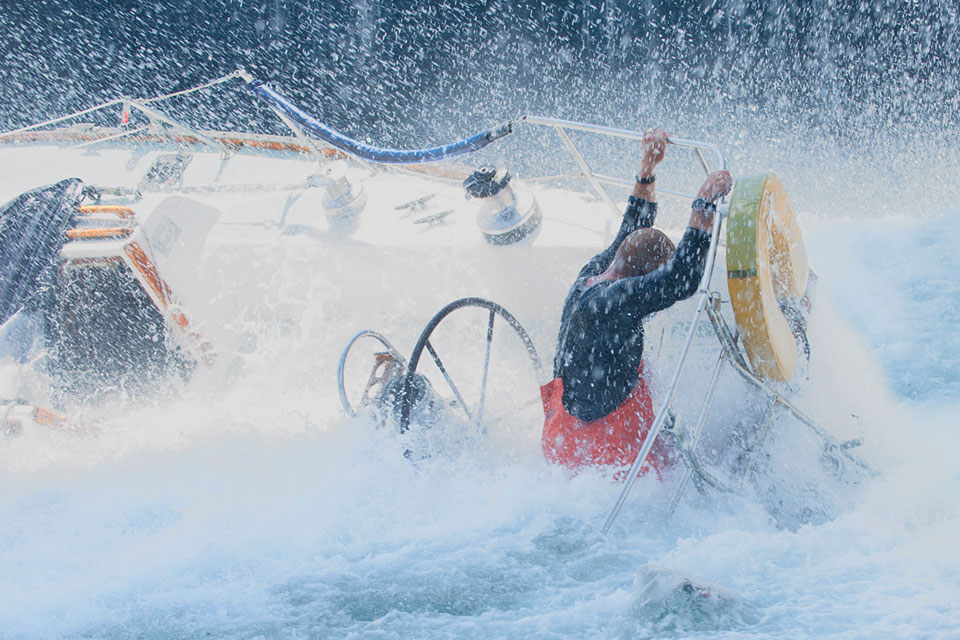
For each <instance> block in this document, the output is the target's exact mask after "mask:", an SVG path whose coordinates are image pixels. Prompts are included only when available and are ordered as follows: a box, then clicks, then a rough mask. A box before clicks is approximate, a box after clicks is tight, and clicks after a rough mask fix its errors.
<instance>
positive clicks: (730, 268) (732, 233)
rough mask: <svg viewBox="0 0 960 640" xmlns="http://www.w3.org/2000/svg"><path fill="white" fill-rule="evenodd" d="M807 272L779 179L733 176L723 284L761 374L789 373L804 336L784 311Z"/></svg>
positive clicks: (781, 376)
mask: <svg viewBox="0 0 960 640" xmlns="http://www.w3.org/2000/svg"><path fill="white" fill-rule="evenodd" d="M809 277H810V268H809V266H808V265H807V252H806V249H804V246H803V237H802V236H801V234H800V228H799V227H798V226H797V221H796V218H795V216H794V215H793V207H791V206H790V198H789V197H788V196H787V192H786V190H785V189H784V188H783V184H781V182H780V180H779V179H777V177H776V176H775V175H773V174H772V173H768V174H765V175H760V176H753V177H750V178H744V179H741V180H738V181H737V183H736V185H735V186H734V188H733V193H732V194H731V196H730V211H729V217H728V221H727V287H728V288H729V290H730V303H731V305H732V306H733V313H734V315H735V316H736V320H737V327H738V328H739V329H740V336H741V338H742V340H743V345H744V348H745V350H746V352H747V358H749V360H750V364H751V365H752V366H753V369H754V371H755V372H756V373H757V375H759V376H761V377H763V378H766V379H769V380H779V381H787V380H790V378H791V377H792V376H793V371H794V368H795V367H796V364H797V360H798V358H799V357H800V352H801V351H802V349H803V347H800V346H798V341H799V343H800V344H806V336H804V335H802V332H803V328H802V326H800V325H799V323H797V322H796V319H795V318H793V317H788V316H786V315H784V310H788V313H790V311H789V310H790V309H796V308H797V305H796V302H797V301H798V300H800V299H801V298H802V297H803V296H804V295H805V293H806V290H807V282H808V279H809ZM792 315H793V314H792V313H791V316H792ZM791 320H793V321H791ZM791 327H792V328H791ZM798 333H799V334H800V335H798Z"/></svg>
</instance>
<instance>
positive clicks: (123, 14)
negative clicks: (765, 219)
mask: <svg viewBox="0 0 960 640" xmlns="http://www.w3.org/2000/svg"><path fill="white" fill-rule="evenodd" d="M211 4H214V3H211ZM383 4H384V8H382V9H381V8H380V7H379V6H378V3H369V2H365V1H360V0H358V1H357V2H352V3H350V2H343V3H313V2H300V3H296V2H272V3H236V2H223V3H221V5H222V6H220V5H217V6H216V7H215V8H213V9H210V10H209V12H208V13H207V14H204V13H203V10H201V9H200V8H199V7H192V6H187V5H183V6H180V5H174V4H172V3H165V2H158V3H152V4H151V5H150V6H149V7H146V6H144V7H138V8H137V9H136V10H133V9H129V10H128V9H125V8H118V7H117V5H116V3H96V2H90V3H86V2H85V3H76V6H74V7H71V8H69V9H65V10H63V11H60V10H59V9H58V8H57V7H55V6H54V5H50V6H43V7H35V6H34V5H33V4H32V3H22V4H21V5H18V6H17V7H14V6H12V5H11V6H10V7H6V8H5V9H9V11H4V12H3V13H2V14H0V22H2V23H3V25H4V29H5V31H6V32H9V33H10V37H9V38H4V46H5V47H7V48H6V49H5V50H4V51H5V55H4V56H3V59H4V62H3V64H4V65H5V67H4V71H5V73H6V76H5V77H9V78H11V81H9V82H5V83H3V87H2V92H3V93H2V96H3V108H2V113H0V116H2V118H3V122H4V123H5V124H4V126H3V127H2V128H3V129H5V130H6V129H11V128H14V127H16V126H21V125H24V124H27V123H29V122H34V121H38V120H41V119H43V118H46V117H51V116H53V115H59V114H61V113H66V112H69V111H71V110H75V109H79V108H82V107H86V106H89V105H90V104H93V103H94V102H96V101H98V100H100V99H106V98H113V97H116V96H118V95H150V94H156V93H161V92H164V91H168V90H172V89H176V88H182V87H181V86H180V85H179V84H178V82H180V81H181V80H182V81H183V83H184V84H183V86H187V85H190V84H194V83H195V82H194V80H196V81H200V80H204V79H208V78H212V77H216V76H218V75H221V74H222V73H225V72H229V71H231V70H233V69H234V68H235V67H237V66H241V65H246V66H248V67H251V68H253V69H254V70H255V71H256V72H257V74H258V75H259V76H261V77H265V78H268V79H276V80H278V81H280V82H281V84H282V85H283V86H284V87H285V88H286V89H288V90H290V91H292V92H294V93H295V94H296V96H295V97H297V98H299V99H300V100H301V101H303V102H304V104H305V105H306V106H307V107H308V108H312V110H313V111H314V112H316V113H318V115H319V116H321V117H322V118H323V119H326V120H327V121H329V122H331V123H332V124H335V125H337V126H338V127H340V128H344V129H345V130H347V131H348V132H350V133H352V134H354V135H357V136H359V137H370V138H371V139H374V140H381V141H384V142H385V143H393V144H395V145H397V146H403V145H405V144H409V142H410V140H419V139H436V138H441V139H446V138H450V137H452V136H453V135H455V134H459V133H463V132H464V131H468V132H472V131H473V128H474V127H476V126H478V124H477V123H478V122H480V123H483V124H484V125H489V124H491V123H496V122H500V121H502V119H504V118H505V117H509V115H512V114H513V113H516V112H528V111H532V112H542V113H546V114H547V115H557V116H560V117H570V118H575V119H579V120H585V121H592V122H611V123H613V124H617V125H620V126H629V127H637V126H646V125H648V124H655V123H662V124H665V125H666V126H668V127H669V128H670V129H671V130H672V131H674V132H677V133H678V134H680V135H687V136H689V137H703V138H706V139H710V140H713V141H716V142H717V143H718V144H720V146H721V147H722V148H723V149H724V151H725V153H727V154H728V157H729V158H730V160H731V168H732V169H733V170H734V173H735V175H743V174H745V173H749V172H753V171H757V170H767V169H772V170H774V171H776V172H777V173H778V174H780V175H781V177H782V178H783V179H784V182H785V184H786V185H787V188H788V190H790V192H791V194H793V195H794V202H795V204H796V205H797V206H798V208H799V209H800V211H801V224H802V226H803V230H804V232H805V236H806V239H807V244H808V250H809V253H810V262H811V266H812V267H813V268H814V270H815V271H816V272H817V273H818V275H819V283H820V287H821V290H822V291H823V293H824V295H825V296H826V299H828V300H829V301H830V302H829V304H830V305H831V308H834V309H836V311H837V313H838V315H839V317H840V318H841V319H842V321H843V322H845V323H847V324H849V325H850V326H852V327H853V335H854V339H855V340H856V341H857V342H858V343H859V344H860V346H862V350H860V349H859V348H858V349H856V350H854V349H852V350H850V351H849V352H848V351H844V350H842V349H841V350H838V351H837V352H836V354H835V357H834V363H833V367H834V368H833V371H834V372H835V373H837V374H838V375H844V374H845V375H847V376H851V377H854V376H860V375H862V374H863V371H864V370H863V368H862V367H861V366H860V364H862V362H863V360H862V359H861V358H859V356H857V362H856V363H853V362H850V360H851V358H852V356H853V355H855V354H858V353H860V352H861V351H864V352H866V353H867V354H868V356H869V358H868V359H871V358H872V359H875V360H876V363H877V364H876V366H877V368H878V369H879V371H880V372H881V374H882V376H880V377H881V382H880V383H876V382H875V380H873V372H872V371H871V374H870V375H871V382H870V384H868V385H865V386H866V389H864V390H863V394H864V395H863V397H862V398H860V399H861V400H864V399H865V400H867V401H871V402H873V403H874V404H875V405H876V406H878V407H883V408H886V407H890V411H889V420H887V421H884V422H883V423H882V424H881V425H880V426H877V427H876V430H877V431H876V433H870V432H868V433H867V434H866V437H867V439H868V444H869V443H870V442H876V441H879V442H881V443H882V447H881V448H882V451H881V454H882V456H881V457H883V458H885V460H886V461H887V464H885V465H884V466H883V468H881V469H879V471H880V473H879V474H878V475H877V476H876V477H873V478H871V479H869V480H867V481H866V482H864V483H863V484H862V486H860V487H858V488H857V489H856V490H855V491H852V492H851V493H850V503H849V504H847V505H845V506H844V507H843V508H840V509H837V510H836V511H835V512H834V513H832V514H831V516H830V517H828V518H826V519H818V520H817V521H816V522H809V523H792V526H784V524H783V523H782V522H778V521H777V519H776V518H775V517H773V516H772V515H771V513H770V512H769V510H768V509H765V508H764V506H763V504H761V502H759V501H757V500H754V499H751V498H750V496H749V495H747V496H745V497H743V498H724V497H722V496H721V497H716V496H714V497H713V498H712V499H703V500H698V499H689V500H685V501H684V502H682V503H681V505H680V506H679V508H678V510H677V512H676V513H675V514H674V515H673V517H672V518H666V517H664V515H663V513H662V505H663V504H664V503H665V502H666V501H667V500H668V499H669V494H668V492H667V491H666V490H665V489H664V488H663V487H662V486H660V485H659V484H658V483H657V482H656V481H654V480H653V479H652V478H642V479H641V480H640V481H639V482H638V484H637V486H636V487H635V488H634V490H633V492H632V494H631V498H630V500H629V502H628V504H627V506H626V507H625V508H624V510H623V512H622V513H621V515H620V517H619V518H618V520H617V522H616V524H615V526H614V527H613V530H612V531H611V533H610V534H609V535H608V536H606V537H604V536H600V535H598V533H597V530H598V528H599V526H600V525H601V524H602V521H603V516H604V515H605V513H606V510H607V509H608V508H609V506H610V505H611V503H612V501H613V499H614V498H615V496H616V493H617V491H618V490H619V485H618V484H616V483H615V482H613V481H611V480H610V479H609V478H607V477H604V476H603V475H601V474H597V473H593V472H589V471H588V472H584V473H581V474H579V475H577V476H576V477H573V478H571V477H569V476H568V475H567V474H565V473H563V472H562V471H560V470H558V469H556V468H553V467H551V466H549V465H547V464H546V463H545V462H543V461H542V460H541V459H540V458H539V455H538V451H537V442H536V438H537V432H536V428H537V427H536V425H531V426H530V428H529V430H528V431H527V432H525V434H521V435H520V436H519V437H518V439H517V441H516V442H517V443H518V447H517V449H518V451H519V453H517V452H516V451H503V450H496V449H489V448H484V447H482V446H477V447H473V448H471V447H467V448H466V449H461V450H458V453H456V454H455V455H451V456H450V457H443V456H434V457H433V458H430V459H428V460H426V461H423V462H421V463H419V464H416V465H414V464H411V463H410V461H408V460H407V459H406V458H404V456H403V455H402V453H403V447H402V446H401V445H400V444H399V443H397V441H396V440H395V439H394V438H391V437H390V434H388V433H386V432H385V431H382V430H377V429H376V428H375V427H374V426H373V425H372V424H370V422H369V421H366V420H364V419H362V418H361V419H351V418H346V417H345V416H344V414H343V412H342V409H341V408H340V406H339V402H338V400H337V397H336V392H335V386H334V377H333V371H334V369H335V366H336V362H335V361H334V359H331V358H320V359H318V358H317V357H316V354H317V353H321V352H326V349H325V348H326V347H328V346H329V344H330V340H331V338H330V337H329V336H326V335H323V334H322V332H321V331H320V330H317V329H310V327H306V328H305V329H304V332H303V333H302V334H300V335H298V336H295V337H293V338H291V337H290V336H280V337H278V338H277V339H276V340H274V341H273V342H271V341H270V340H269V339H268V340H265V341H264V343H263V344H264V346H263V348H262V349H260V350H259V351H260V355H259V356H258V357H257V358H256V359H254V360H253V361H252V362H251V363H250V365H251V366H250V367H248V369H247V370H245V372H244V374H243V375H242V376H240V377H239V378H238V379H236V380H233V381H231V382H232V384H231V385H229V386H228V387H226V388H224V389H219V390H217V391H216V392H204V391H196V390H188V392H187V393H186V394H183V395H179V396H173V397H161V398H158V399H154V400H150V401H147V402H145V403H143V404H142V405H139V406H122V407H118V408H117V409H116V411H114V412H113V414H112V415H111V418H110V419H108V420H107V421H106V422H105V423H103V424H101V425H100V428H101V432H100V434H99V436H98V437H97V438H92V439H77V438H73V437H64V436H61V435H58V434H54V433H49V434H40V435H39V436H38V437H34V438H21V439H14V440H7V441H4V442H2V443H0V637H2V638H136V637H142V638H199V637H216V638H258V637H263V638H424V637H440V638H443V637H458V638H461V637H463V638H470V637H475V638H500V637H502V638H527V637H529V638H593V637H598V638H665V637H667V638H669V637H675V638H681V637H683V638H685V637H696V638H704V637H711V638H712V637H716V638H742V637H764V638H766V637H771V638H807V637H844V638H861V637H862V638H888V637H893V638H914V637H956V634H957V633H958V632H957V629H960V552H958V551H957V550H956V538H957V534H956V532H957V531H958V530H960V486H958V483H960V463H958V462H957V455H956V452H957V451H958V450H960V446H958V445H960V436H958V435H957V433H956V428H955V425H956V424H957V419H956V416H957V413H958V411H960V361H958V356H957V353H960V333H958V331H957V330H956V326H957V320H958V315H960V287H958V285H957V284H956V274H957V272H958V269H960V258H958V257H957V247H958V246H960V232H958V231H957V218H958V213H960V212H958V211H957V210H956V205H955V203H956V202H957V189H956V186H955V185H956V178H957V175H958V174H957V167H958V165H960V163H958V161H957V151H956V149H957V146H956V144H955V142H956V140H955V138H956V136H955V132H956V120H955V118H956V113H957V110H956V95H957V92H956V82H957V81H956V74H955V68H956V65H955V62H956V58H955V57H954V58H951V57H950V55H954V56H955V51H956V47H955V35H952V34H953V33H955V31H956V24H957V16H956V9H955V6H954V5H953V3H951V2H930V3H910V4H909V6H908V5H907V4H903V3H895V2H881V3H870V4H869V6H867V5H865V4H863V3H856V2H813V3H808V5H806V8H805V9H797V8H790V7H789V6H788V5H779V8H776V7H777V5H774V4H771V5H770V8H769V10H757V11H754V10H753V9H751V8H750V7H748V6H747V5H746V4H744V3H740V2H719V3H709V2H706V3H687V4H688V5H689V7H687V6H680V5H677V6H673V3H670V4H667V3H657V2H654V3H643V6H634V5H632V4H631V3H616V2H613V3H603V4H602V6H601V5H599V4H598V5H597V6H593V5H584V6H583V7H582V10H577V11H571V10H570V7H567V6H566V5H565V3H559V2H555V3H542V6H537V7H533V8H529V10H528V7H527V6H526V4H525V3H522V2H506V1H504V2H493V3H477V6H476V7H474V8H473V9H470V7H468V6H467V5H466V4H464V5H463V6H461V5H459V4H458V3H449V4H448V3H444V4H443V5H437V4H436V3H430V2H423V3H420V4H422V5H423V7H421V9H422V10H410V9H408V8H405V7H404V6H401V5H405V4H406V3H395V4H396V5H397V6H387V5H390V3H383ZM327 5H329V7H327ZM481 5H482V6H481ZM621 5H622V6H621ZM901 5H902V6H901ZM798 7H799V5H798ZM198 25H199V26H198ZM202 25H208V26H207V27H206V28H204V27H203V26H202ZM648 26H649V28H647V27H648ZM437 33H441V37H437V36H436V34H437ZM798 34H799V35H798ZM807 36H809V37H807ZM465 52H466V53H465ZM7 54H9V55H7ZM185 75H186V76H187V77H186V78H185ZM211 113H213V114H214V115H218V116H220V117H227V116H228V115H232V114H233V113H234V111H233V110H232V108H231V109H220V110H217V109H213V110H212V111H211ZM236 113H239V114H240V115H241V116H243V117H246V114H247V112H246V111H243V110H239V111H236ZM231 122H232V123H233V124H235V125H236V124H237V123H239V125H240V126H244V125H245V124H246V122H245V121H244V120H243V119H242V118H240V117H239V116H238V117H237V118H232V119H231ZM208 124H209V123H208ZM213 124H219V122H214V123H213ZM371 131H372V133H369V132H371ZM427 134H429V135H427ZM951 136H953V137H951ZM628 169H629V170H627V169H624V170H623V172H624V173H627V174H629V173H632V171H633V168H632V167H630V168H628ZM318 314H319V311H318ZM420 322H422V318H416V319H410V320H409V321H408V322H407V323H405V324H403V323H402V324H400V325H399V326H397V327H395V328H396V329H398V331H399V332H400V333H406V334H413V333H415V331H416V330H418V329H419V326H418V325H419V323H420ZM374 324H375V323H374ZM357 328H360V327H357ZM291 353H295V354H296V357H291V356H290V354H291ZM4 364H5V363H4ZM855 365H856V366H855ZM865 446H867V444H865ZM651 567H661V568H664V569H665V570H666V571H667V572H682V573H692V574H696V575H697V576H700V577H701V578H699V580H701V581H702V582H703V583H710V584H713V585H717V588H718V591H717V592H718V593H720V592H722V593H724V594H730V597H725V598H701V599H697V598H686V597H677V594H676V593H675V592H672V591H659V592H658V591H657V590H650V589H648V588H646V587H647V586H648V585H649V584H650V579H649V578H650V575H652V571H653V570H652V569H651Z"/></svg>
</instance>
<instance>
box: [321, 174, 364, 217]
mask: <svg viewBox="0 0 960 640" xmlns="http://www.w3.org/2000/svg"><path fill="white" fill-rule="evenodd" d="M310 181H311V182H312V183H313V184H315V185H316V186H323V187H326V190H325V191H324V194H323V210H324V211H325V212H326V214H327V218H328V219H329V220H330V222H331V223H335V222H336V221H343V220H348V219H350V218H354V217H355V216H357V215H358V214H359V213H360V212H361V211H363V208H364V207H365V206H366V205H367V192H366V191H365V190H364V188H363V184H362V183H355V182H353V181H351V180H350V178H348V177H347V171H346V167H345V166H344V165H343V164H342V163H340V162H336V163H333V164H331V165H330V166H329V167H327V169H326V170H325V171H324V172H323V173H315V174H313V175H312V176H310Z"/></svg>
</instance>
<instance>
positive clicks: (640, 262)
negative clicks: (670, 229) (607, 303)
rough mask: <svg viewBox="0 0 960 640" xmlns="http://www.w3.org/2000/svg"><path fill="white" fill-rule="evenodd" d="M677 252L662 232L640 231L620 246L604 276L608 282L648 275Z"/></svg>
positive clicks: (654, 230)
mask: <svg viewBox="0 0 960 640" xmlns="http://www.w3.org/2000/svg"><path fill="white" fill-rule="evenodd" d="M675 250H676V248H675V247H674V246H673V243H672V242H671V241H670V238H668V237H667V236H666V235H665V234H664V233H663V232H662V231H660V230H658V229H653V228H647V229H638V230H637V231H634V232H633V233H631V234H630V235H628V236H627V237H626V238H625V239H624V241H623V242H622V243H621V244H620V247H618V248H617V254H616V255H615V256H614V258H613V262H611V263H610V266H609V267H608V268H607V270H606V271H605V272H604V273H603V275H604V276H605V279H608V280H619V279H620V278H632V277H634V276H642V275H645V274H648V273H650V272H651V271H655V270H656V269H657V268H659V267H661V266H662V265H665V264H667V263H668V262H669V261H670V259H671V258H672V257H673V253H674V251H675Z"/></svg>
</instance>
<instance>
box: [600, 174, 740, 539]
mask: <svg viewBox="0 0 960 640" xmlns="http://www.w3.org/2000/svg"><path fill="white" fill-rule="evenodd" d="M721 157H722V156H721ZM725 215H726V211H724V210H723V208H718V209H717V213H716V215H715V216H714V218H713V230H712V232H711V234H710V251H709V253H708V254H707V265H706V268H705V269H704V270H703V278H702V279H701V280H700V299H699V301H698V303H697V311H696V313H695V314H694V316H693V322H691V323H690V329H689V330H688V331H687V337H686V339H685V340H684V343H683V347H682V348H681V350H680V358H679V360H678V361H677V366H676V367H675V368H674V371H673V377H672V379H671V380H670V386H669V387H668V388H667V395H666V397H665V399H664V401H663V406H661V407H660V410H659V411H658V412H657V415H656V417H655V418H654V420H653V424H652V425H650V430H649V431H647V435H646V437H645V438H644V439H643V444H642V445H641V446H640V453H639V454H637V458H636V460H634V462H633V466H631V467H630V471H629V472H628V474H627V479H626V482H624V485H623V489H621V490H620V495H619V496H617V500H616V502H614V504H613V507H611V509H610V511H609V512H608V513H607V518H606V520H605V521H604V523H603V527H601V529H600V532H601V533H603V534H604V535H606V533H607V532H608V531H610V527H611V526H613V521H614V520H616V518H617V515H618V514H619V513H620V509H621V508H622V507H623V503H624V502H626V500H627V495H629V493H630V489H632V488H633V485H634V483H635V482H636V481H637V477H638V475H639V473H640V469H641V468H643V465H644V463H645V462H646V461H647V457H648V456H649V455H650V451H651V450H652V449H653V444H654V442H655V441H656V439H657V436H658V435H660V430H661V429H662V428H663V424H664V421H665V420H666V418H667V414H668V413H669V412H670V404H671V403H672V402H673V396H674V394H675V393H676V391H677V387H678V386H679V385H680V376H681V375H682V374H683V368H684V366H685V365H686V363H687V356H688V355H689V354H690V347H691V346H692V345H693V338H694V336H695V335H696V333H697V329H698V328H699V326H700V321H701V319H702V318H703V314H704V310H705V309H706V308H707V301H708V300H709V299H710V297H711V291H710V280H711V278H712V277H713V267H714V264H715V263H716V258H717V248H718V247H719V246H720V227H721V225H722V224H723V218H724V216H725Z"/></svg>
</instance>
